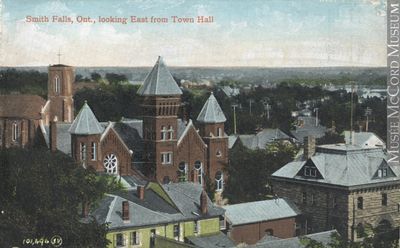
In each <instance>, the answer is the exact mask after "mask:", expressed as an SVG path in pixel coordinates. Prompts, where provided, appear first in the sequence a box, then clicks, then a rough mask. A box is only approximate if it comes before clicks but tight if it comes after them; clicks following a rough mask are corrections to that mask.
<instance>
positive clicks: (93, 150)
mask: <svg viewBox="0 0 400 248" xmlns="http://www.w3.org/2000/svg"><path fill="white" fill-rule="evenodd" d="M103 131H104V128H103V127H102V126H101V125H100V123H99V121H98V120H97V119H96V116H95V115H94V114H93V112H92V110H91V109H90V107H89V105H88V104H87V102H86V101H85V104H84V105H83V107H82V108H81V110H80V111H79V113H78V115H77V116H76V118H75V120H74V122H73V123H72V125H71V127H70V129H69V133H70V134H71V153H72V157H73V158H74V159H75V161H77V162H79V163H81V164H82V165H83V166H84V167H85V168H88V167H93V168H94V169H96V171H104V169H103V167H102V164H101V162H102V159H101V158H102V156H101V149H100V136H101V134H102V133H103ZM111 162H112V161H111ZM111 162H110V165H113V163H111ZM115 164H116V163H115ZM106 169H107V168H106ZM117 169H118V168H116V167H115V166H114V167H113V168H111V167H110V170H112V171H106V172H108V173H110V174H117V173H118V171H117Z"/></svg>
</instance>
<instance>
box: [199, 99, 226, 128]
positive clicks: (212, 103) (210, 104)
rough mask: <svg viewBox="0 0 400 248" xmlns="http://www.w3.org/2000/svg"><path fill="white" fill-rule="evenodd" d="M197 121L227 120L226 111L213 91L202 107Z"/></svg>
mask: <svg viewBox="0 0 400 248" xmlns="http://www.w3.org/2000/svg"><path fill="white" fill-rule="evenodd" d="M197 121H198V122H202V123H221V122H225V121H226V117H225V115H224V112H223V111H222V109H221V107H220V106H219V104H218V101H217V99H216V98H215V96H214V94H213V93H212V92H211V95H210V97H209V98H208V100H207V102H206V103H205V104H204V106H203V108H202V109H201V111H200V114H199V116H197Z"/></svg>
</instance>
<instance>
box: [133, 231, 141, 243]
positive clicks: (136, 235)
mask: <svg viewBox="0 0 400 248" xmlns="http://www.w3.org/2000/svg"><path fill="white" fill-rule="evenodd" d="M131 245H140V236H139V232H131Z"/></svg>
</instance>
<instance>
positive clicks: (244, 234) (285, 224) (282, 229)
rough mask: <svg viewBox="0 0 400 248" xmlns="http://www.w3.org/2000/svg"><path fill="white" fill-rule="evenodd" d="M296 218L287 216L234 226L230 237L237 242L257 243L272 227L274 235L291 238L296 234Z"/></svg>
mask: <svg viewBox="0 0 400 248" xmlns="http://www.w3.org/2000/svg"><path fill="white" fill-rule="evenodd" d="M295 225H296V221H295V218H294V217H293V218H286V219H279V220H272V221H264V222H258V223H253V224H246V225H240V226H233V227H232V228H231V230H230V232H229V237H230V238H231V239H233V240H234V241H235V243H236V244H239V243H246V244H255V243H257V241H259V240H260V239H262V238H263V237H264V235H265V234H266V230H269V229H272V230H273V236H275V237H278V238H291V237H294V236H295V233H296V232H295Z"/></svg>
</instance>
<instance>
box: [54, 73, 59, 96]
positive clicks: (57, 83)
mask: <svg viewBox="0 0 400 248" xmlns="http://www.w3.org/2000/svg"><path fill="white" fill-rule="evenodd" d="M54 92H56V93H60V78H59V77H58V75H57V76H55V77H54Z"/></svg>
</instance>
